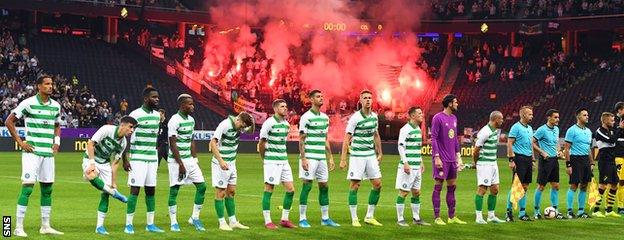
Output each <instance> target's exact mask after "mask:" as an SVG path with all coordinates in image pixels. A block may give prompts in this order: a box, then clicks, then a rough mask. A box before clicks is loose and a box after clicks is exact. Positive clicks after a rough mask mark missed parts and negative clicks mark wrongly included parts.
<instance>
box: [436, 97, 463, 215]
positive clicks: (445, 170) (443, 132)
mask: <svg viewBox="0 0 624 240" xmlns="http://www.w3.org/2000/svg"><path fill="white" fill-rule="evenodd" d="M442 106H443V107H444V110H443V111H442V112H439V113H437V114H436V115H435V116H433V119H432V120H431V122H432V123H431V148H432V153H433V166H434V167H433V169H432V172H433V179H434V180H435V185H434V187H433V193H432V194H431V201H432V202H433V214H434V217H435V224H437V225H446V223H445V222H444V220H442V218H440V195H441V192H442V184H443V183H444V182H445V181H446V205H447V206H448V223H450V224H453V223H457V224H466V222H464V221H462V220H460V219H459V218H458V217H457V216H455V204H456V200H455V189H456V188H457V185H455V183H456V182H457V171H458V170H460V169H461V168H463V163H462V159H461V155H460V154H459V140H458V139H457V117H456V116H455V115H454V114H453V113H455V112H456V111H457V108H458V107H459V102H458V101H457V97H456V96H455V95H452V94H449V95H446V96H445V97H444V99H443V100H442Z"/></svg>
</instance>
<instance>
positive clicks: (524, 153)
mask: <svg viewBox="0 0 624 240" xmlns="http://www.w3.org/2000/svg"><path fill="white" fill-rule="evenodd" d="M519 112H520V121H518V122H517V123H515V124H514V125H513V126H511V129H510V130H509V137H508V138H509V139H508V140H507V157H509V167H510V168H511V170H512V172H513V173H514V174H517V175H518V178H519V179H520V182H521V183H522V188H524V192H525V194H524V196H522V198H521V199H520V201H519V202H518V205H520V213H519V215H518V218H519V219H520V220H522V221H532V220H531V218H530V217H529V216H528V214H527V213H526V199H527V195H528V194H526V192H527V190H528V188H529V184H531V182H533V149H534V146H533V128H532V127H531V125H529V123H531V121H533V108H532V107H530V106H522V107H521V108H520V111H519ZM511 179H512V181H513V179H514V175H513V174H512V175H511ZM507 222H513V210H512V208H511V190H509V195H508V196H507Z"/></svg>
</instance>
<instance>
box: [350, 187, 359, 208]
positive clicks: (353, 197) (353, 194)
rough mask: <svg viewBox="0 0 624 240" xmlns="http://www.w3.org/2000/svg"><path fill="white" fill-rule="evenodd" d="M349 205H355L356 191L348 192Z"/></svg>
mask: <svg viewBox="0 0 624 240" xmlns="http://www.w3.org/2000/svg"><path fill="white" fill-rule="evenodd" d="M349 205H351V206H353V205H357V190H349Z"/></svg>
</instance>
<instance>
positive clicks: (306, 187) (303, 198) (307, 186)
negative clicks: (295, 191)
mask: <svg viewBox="0 0 624 240" xmlns="http://www.w3.org/2000/svg"><path fill="white" fill-rule="evenodd" d="M310 190H312V183H311V182H304V183H303V187H302V188H301V195H300V196H299V205H308V195H309V194H310Z"/></svg>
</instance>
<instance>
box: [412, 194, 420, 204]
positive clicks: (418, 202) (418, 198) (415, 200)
mask: <svg viewBox="0 0 624 240" xmlns="http://www.w3.org/2000/svg"><path fill="white" fill-rule="evenodd" d="M412 203H413V204H420V196H418V197H412Z"/></svg>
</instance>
